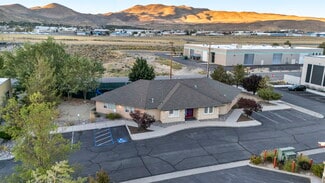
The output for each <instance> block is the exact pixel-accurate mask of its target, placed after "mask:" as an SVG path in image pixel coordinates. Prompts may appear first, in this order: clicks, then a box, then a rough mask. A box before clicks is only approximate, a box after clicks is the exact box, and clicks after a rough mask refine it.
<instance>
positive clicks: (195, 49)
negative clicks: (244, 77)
mask: <svg viewBox="0 0 325 183" xmlns="http://www.w3.org/2000/svg"><path fill="white" fill-rule="evenodd" d="M209 53H210V63H214V64H218V65H223V66H233V65H237V64H242V65H247V66H248V65H281V64H302V63H303V57H304V56H306V55H321V54H322V53H323V49H322V48H308V47H288V46H271V45H237V44H231V45H207V44H185V45H184V52H183V55H184V56H187V57H188V58H190V59H193V60H200V61H203V62H207V61H208V59H209V56H208V55H209Z"/></svg>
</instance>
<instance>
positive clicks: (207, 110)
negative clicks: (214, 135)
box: [204, 107, 213, 114]
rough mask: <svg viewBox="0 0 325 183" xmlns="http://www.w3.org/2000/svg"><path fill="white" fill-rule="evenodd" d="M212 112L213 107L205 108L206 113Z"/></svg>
mask: <svg viewBox="0 0 325 183" xmlns="http://www.w3.org/2000/svg"><path fill="white" fill-rule="evenodd" d="M212 113H213V107H205V108H204V114H212Z"/></svg>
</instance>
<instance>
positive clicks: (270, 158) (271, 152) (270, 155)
mask: <svg viewBox="0 0 325 183" xmlns="http://www.w3.org/2000/svg"><path fill="white" fill-rule="evenodd" d="M274 156H275V154H274V150H267V151H266V157H265V159H264V151H263V152H262V153H261V157H262V158H263V161H264V162H268V163H273V159H274Z"/></svg>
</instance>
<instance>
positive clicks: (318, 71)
mask: <svg viewBox="0 0 325 183" xmlns="http://www.w3.org/2000/svg"><path fill="white" fill-rule="evenodd" d="M323 73H324V66H320V65H314V66H313V72H312V75H311V81H310V82H311V83H312V84H315V85H320V86H321V85H322V79H323Z"/></svg>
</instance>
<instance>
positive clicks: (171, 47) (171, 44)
mask: <svg viewBox="0 0 325 183" xmlns="http://www.w3.org/2000/svg"><path fill="white" fill-rule="evenodd" d="M169 43H170V67H169V68H170V69H169V79H172V77H173V51H174V42H169Z"/></svg>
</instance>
